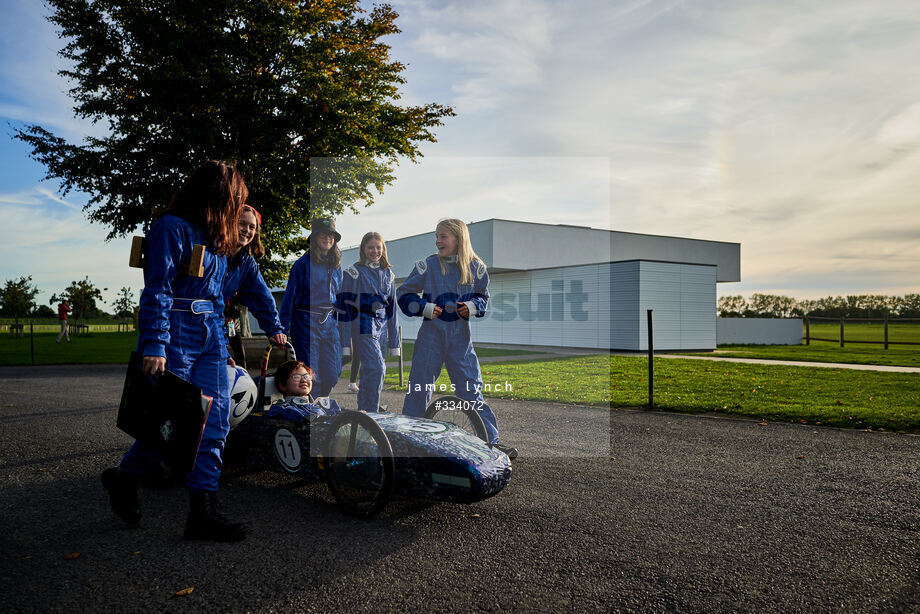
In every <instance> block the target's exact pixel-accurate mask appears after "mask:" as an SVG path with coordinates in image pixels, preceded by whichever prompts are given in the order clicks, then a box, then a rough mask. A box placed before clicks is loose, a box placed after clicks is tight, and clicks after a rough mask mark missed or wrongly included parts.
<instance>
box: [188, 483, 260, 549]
mask: <svg viewBox="0 0 920 614" xmlns="http://www.w3.org/2000/svg"><path fill="white" fill-rule="evenodd" d="M188 500H189V507H190V510H189V513H188V520H187V521H186V523H185V539H205V540H209V541H215V542H238V541H240V540H241V539H243V538H244V537H246V525H245V524H243V523H240V522H232V521H230V520H228V519H227V518H225V517H224V516H223V514H221V513H220V511H219V509H218V508H219V504H218V503H217V493H215V492H208V491H204V490H191V491H189V493H188Z"/></svg>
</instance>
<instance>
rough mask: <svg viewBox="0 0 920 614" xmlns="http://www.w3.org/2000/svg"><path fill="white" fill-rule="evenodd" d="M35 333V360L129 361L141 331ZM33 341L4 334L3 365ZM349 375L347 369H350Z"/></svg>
mask: <svg viewBox="0 0 920 614" xmlns="http://www.w3.org/2000/svg"><path fill="white" fill-rule="evenodd" d="M59 330H60V329H59V328H55V330H54V332H48V333H35V364H37V365H59V364H118V363H126V364H127V362H128V356H129V355H130V354H131V352H132V351H133V350H134V348H135V346H136V344H137V333H136V332H130V333H124V332H121V333H118V332H112V333H105V334H96V333H91V334H89V335H88V336H85V337H71V343H66V342H64V341H62V342H61V343H60V344H57V343H55V339H56V338H57V333H58V331H59ZM412 349H413V344H412V343H404V344H403V352H404V353H405V360H407V361H408V360H411V358H412ZM476 351H477V353H478V354H479V355H480V356H519V355H523V354H532V353H533V352H527V351H522V350H500V349H488V348H480V349H478V350H476ZM30 356H31V355H30V344H29V335H28V333H27V334H26V335H25V336H24V337H22V338H13V337H11V336H10V334H9V333H3V334H0V366H3V365H28V364H30V360H31V358H30ZM250 362H252V364H253V365H258V358H257V357H250ZM346 377H347V369H346Z"/></svg>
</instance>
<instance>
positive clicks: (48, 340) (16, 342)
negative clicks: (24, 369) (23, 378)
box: [0, 332, 137, 366]
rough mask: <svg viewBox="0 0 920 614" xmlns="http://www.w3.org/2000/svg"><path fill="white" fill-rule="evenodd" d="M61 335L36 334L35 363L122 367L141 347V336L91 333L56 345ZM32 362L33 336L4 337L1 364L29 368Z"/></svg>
mask: <svg viewBox="0 0 920 614" xmlns="http://www.w3.org/2000/svg"><path fill="white" fill-rule="evenodd" d="M56 338H57V333H56V332H55V333H36V334H35V364H37V365H67V364H118V363H124V364H127V363H128V357H129V356H130V355H131V352H132V351H133V350H134V348H135V346H136V345H137V333H134V332H131V333H104V334H95V333H93V334H90V335H88V336H85V337H71V342H70V343H67V342H66V341H61V343H59V344H58V343H55V339H56ZM29 363H30V340H29V335H28V334H27V335H25V336H24V337H22V338H18V339H14V338H11V337H10V335H9V333H5V334H2V335H0V365H4V366H5V365H27V364H29Z"/></svg>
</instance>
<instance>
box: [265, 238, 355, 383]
mask: <svg viewBox="0 0 920 614" xmlns="http://www.w3.org/2000/svg"><path fill="white" fill-rule="evenodd" d="M341 289H342V269H341V268H335V269H333V268H330V267H327V266H323V265H321V264H320V265H316V264H314V263H313V262H312V261H311V260H310V252H309V251H307V253H306V254H304V255H303V256H301V257H300V258H299V259H298V260H297V262H295V263H294V266H293V267H291V274H290V276H289V277H288V283H287V288H286V289H285V291H284V300H282V301H281V314H280V315H281V326H282V327H284V328H285V329H286V330H287V331H288V335H290V337H291V344H292V345H293V346H294V353H295V354H296V355H297V360H300V361H303V362H304V363H306V364H307V365H309V366H310V367H311V368H312V369H313V370H314V371H315V372H316V381H315V382H314V384H313V387H314V390H316V394H317V396H320V397H325V396H328V395H329V392H330V391H331V390H332V389H333V388H334V387H335V384H336V382H338V381H339V374H340V373H341V372H342V345H341V343H340V341H339V331H338V319H337V314H336V309H335V304H336V298H337V297H338V295H339V292H340V291H341Z"/></svg>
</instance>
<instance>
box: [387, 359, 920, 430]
mask: <svg viewBox="0 0 920 614" xmlns="http://www.w3.org/2000/svg"><path fill="white" fill-rule="evenodd" d="M482 374H483V384H484V387H485V389H484V390H483V394H484V395H485V396H486V397H496V398H505V399H521V400H534V401H554V402H562V403H567V404H586V405H609V406H611V407H615V408H619V407H624V408H625V407H642V406H645V405H646V404H647V402H648V363H647V360H646V359H645V358H644V357H640V356H635V357H634V356H607V355H600V356H584V357H573V358H556V359H548V360H538V361H527V362H509V363H483V364H482ZM406 381H408V370H407V372H406V373H405V374H404V382H406ZM396 382H397V373H395V372H393V371H392V370H390V371H388V373H387V377H386V383H387V385H388V386H389V387H390V388H392V389H397V386H396ZM436 385H438V386H443V387H446V389H445V390H444V391H443V392H441V391H440V390H439V391H438V392H437V394H450V390H449V385H450V381H449V380H448V378H447V374H446V371H442V372H441V376H440V378H439V379H438V381H437V384H436ZM509 385H510V386H509ZM655 408H656V409H659V410H668V411H677V412H687V413H704V412H712V413H717V414H731V415H740V416H747V417H751V418H758V419H767V420H777V421H784V422H800V423H807V424H816V425H825V426H840V427H858V428H884V429H889V430H898V431H918V430H920V375H918V374H913V373H884V372H878V371H855V370H847V369H822V368H811V367H787V366H782V365H749V364H739V363H728V362H715V361H713V362H709V361H696V360H680V359H658V360H656V361H655Z"/></svg>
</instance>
